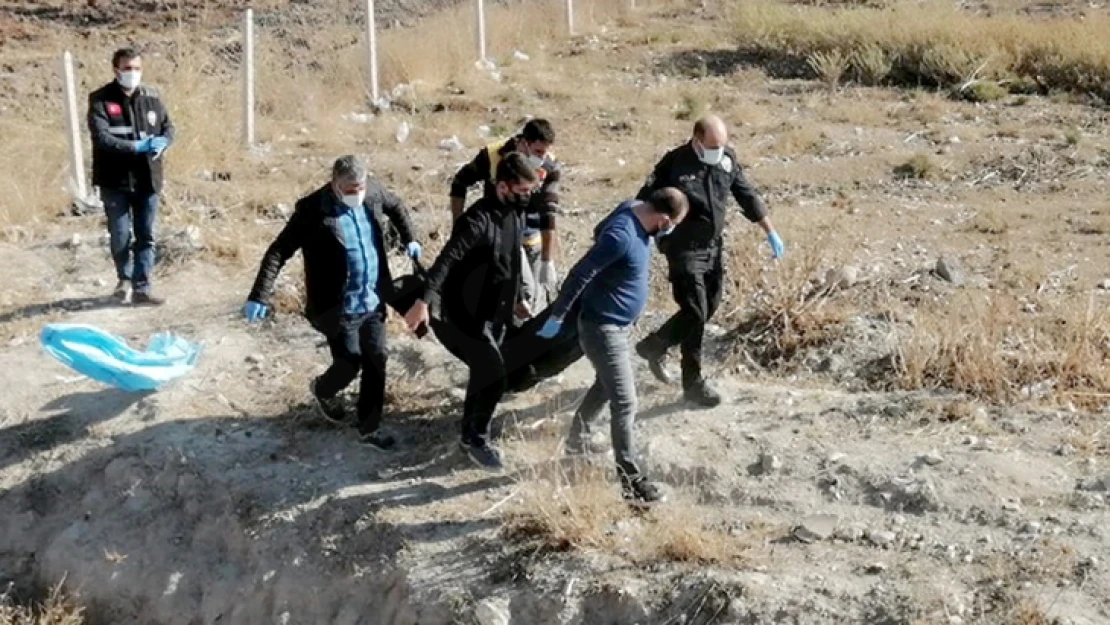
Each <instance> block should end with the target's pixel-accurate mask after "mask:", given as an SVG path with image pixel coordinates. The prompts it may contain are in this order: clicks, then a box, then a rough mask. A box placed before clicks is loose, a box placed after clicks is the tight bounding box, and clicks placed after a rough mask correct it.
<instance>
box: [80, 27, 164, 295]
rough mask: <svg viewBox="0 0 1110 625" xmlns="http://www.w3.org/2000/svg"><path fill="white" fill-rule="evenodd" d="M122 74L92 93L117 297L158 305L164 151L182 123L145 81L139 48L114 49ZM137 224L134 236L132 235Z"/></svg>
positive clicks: (96, 163) (97, 177) (98, 181)
mask: <svg viewBox="0 0 1110 625" xmlns="http://www.w3.org/2000/svg"><path fill="white" fill-rule="evenodd" d="M112 68H113V70H114V71H115V76H116V77H115V80H113V81H112V82H110V83H108V84H107V85H105V86H104V87H101V88H100V89H98V90H97V91H95V92H93V93H92V94H91V95H90V96H89V113H88V124H89V132H90V134H91V135H92V146H93V150H92V155H93V184H94V185H96V186H97V187H99V188H100V197H101V199H102V200H103V201H104V210H105V212H106V213H107V216H108V233H109V235H110V237H111V248H112V260H113V262H114V263H115V265H116V277H117V279H118V282H117V283H116V289H115V292H114V296H115V297H116V299H118V300H119V301H120V302H121V303H134V304H137V305H147V306H158V305H161V304H162V303H163V300H162V299H160V298H158V297H155V296H154V294H153V293H152V292H151V272H152V271H153V269H154V224H155V219H156V217H157V215H158V194H159V193H161V192H162V165H163V163H164V162H165V159H164V158H163V157H162V156H163V154H164V153H165V151H166V149H167V148H169V146H170V145H171V144H172V143H173V137H174V126H173V122H172V121H170V116H169V113H168V112H167V111H166V107H165V106H163V105H162V100H161V99H160V98H159V97H158V92H157V91H155V90H153V89H151V88H150V87H146V86H142V85H140V82H141V80H142V69H143V66H142V57H141V56H140V55H139V53H138V52H137V51H136V50H134V49H131V48H123V49H121V50H117V51H116V53H115V54H114V55H112ZM132 230H134V237H132Z"/></svg>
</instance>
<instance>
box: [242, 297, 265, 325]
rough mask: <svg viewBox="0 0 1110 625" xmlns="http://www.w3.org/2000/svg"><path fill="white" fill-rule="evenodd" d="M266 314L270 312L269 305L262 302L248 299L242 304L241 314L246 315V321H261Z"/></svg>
mask: <svg viewBox="0 0 1110 625" xmlns="http://www.w3.org/2000/svg"><path fill="white" fill-rule="evenodd" d="M268 314H270V307H269V306H267V305H265V304H263V303H262V302H255V301H250V302H247V304H246V305H245V306H243V316H244V317H246V319H247V323H254V322H256V321H261V320H262V318H263V317H265V316H266V315H268Z"/></svg>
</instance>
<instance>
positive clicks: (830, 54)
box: [806, 50, 849, 89]
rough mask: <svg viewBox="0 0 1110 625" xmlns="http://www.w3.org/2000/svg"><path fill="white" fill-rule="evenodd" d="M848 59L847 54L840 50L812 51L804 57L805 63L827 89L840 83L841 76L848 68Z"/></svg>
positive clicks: (833, 87)
mask: <svg viewBox="0 0 1110 625" xmlns="http://www.w3.org/2000/svg"><path fill="white" fill-rule="evenodd" d="M848 61H849V58H848V56H847V55H846V54H844V53H843V52H841V51H840V50H829V51H827V52H814V53H812V54H810V55H809V57H808V58H806V63H808V64H809V67H810V68H811V69H812V70H813V71H814V72H815V73H816V74H817V77H818V78H819V79H821V82H824V83H825V86H826V87H828V88H829V89H836V86H837V85H839V84H840V79H841V77H843V76H844V72H846V71H847V70H848Z"/></svg>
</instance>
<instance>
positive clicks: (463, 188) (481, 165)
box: [451, 148, 491, 198]
mask: <svg viewBox="0 0 1110 625" xmlns="http://www.w3.org/2000/svg"><path fill="white" fill-rule="evenodd" d="M490 175H491V172H490V160H489V149H488V148H482V149H481V150H479V151H478V155H477V156H475V157H474V159H473V160H472V161H470V162H469V163H467V164H466V165H463V166H462V167H461V168H460V169H459V171H458V172H457V173H456V174H455V179H454V180H452V181H451V197H458V198H465V197H466V192H467V190H468V189H470V187H472V186H474V185H476V184H478V183H480V182H485V181H486V180H489V178H490Z"/></svg>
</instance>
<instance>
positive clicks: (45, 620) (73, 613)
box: [0, 584, 85, 625]
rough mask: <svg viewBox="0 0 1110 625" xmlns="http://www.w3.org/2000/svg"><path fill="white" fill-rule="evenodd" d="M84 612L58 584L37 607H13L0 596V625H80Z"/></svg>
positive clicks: (2, 595)
mask: <svg viewBox="0 0 1110 625" xmlns="http://www.w3.org/2000/svg"><path fill="white" fill-rule="evenodd" d="M84 622H85V611H84V609H83V608H81V607H79V606H77V605H75V604H74V603H73V602H72V601H71V600H70V599H69V598H68V597H66V595H65V593H63V592H62V584H58V585H57V586H55V587H54V588H53V589H52V590H51V591H50V595H49V596H47V598H46V600H45V601H44V602H42V603H41V604H39V605H36V606H33V607H28V606H20V605H14V604H13V603H12V602H11V598H10V597H9V596H8V595H7V594H0V625H81V624H82V623H84Z"/></svg>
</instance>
